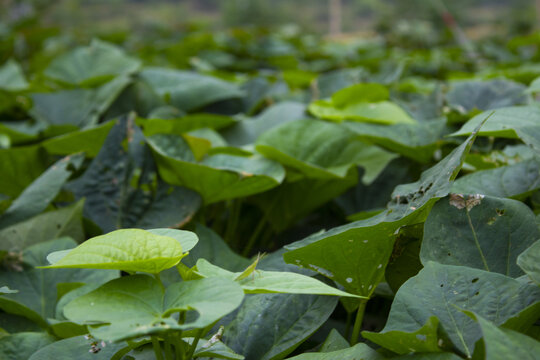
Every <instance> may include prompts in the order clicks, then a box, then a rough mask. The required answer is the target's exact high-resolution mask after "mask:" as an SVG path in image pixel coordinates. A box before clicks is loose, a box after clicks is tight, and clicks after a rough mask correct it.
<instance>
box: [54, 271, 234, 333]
mask: <svg viewBox="0 0 540 360" xmlns="http://www.w3.org/2000/svg"><path fill="white" fill-rule="evenodd" d="M243 298H244V292H243V291H242V289H241V288H240V286H239V285H237V284H236V283H234V281H231V280H227V279H223V278H209V279H200V280H193V281H184V282H180V283H175V284H173V285H171V286H169V287H168V288H167V290H166V291H165V290H164V289H163V288H162V286H161V284H159V282H158V281H157V280H155V279H154V278H152V277H150V276H146V275H133V276H128V277H123V278H120V279H116V280H113V281H110V282H108V283H106V284H105V285H103V286H101V287H100V288H98V289H96V290H94V291H92V292H90V293H88V294H86V295H83V296H80V297H78V298H76V299H75V300H73V301H71V302H70V303H68V304H67V305H66V306H65V307H64V315H65V316H66V317H67V318H68V319H70V320H72V321H75V322H85V323H89V324H96V323H101V324H104V325H96V326H90V333H91V334H92V335H94V336H95V337H96V338H98V339H104V340H111V341H120V340H126V339H130V338H135V337H139V336H143V335H151V334H155V333H161V332H164V331H167V330H187V329H193V328H204V327H206V326H208V325H210V324H212V323H214V322H215V321H217V320H219V319H220V318H221V317H223V316H225V315H227V314H228V313H230V312H232V311H233V310H234V309H236V308H237V307H238V306H239V305H240V303H241V302H242V299H243ZM188 310H195V311H196V312H197V313H198V317H197V318H196V319H192V318H190V317H189V316H188V317H187V318H188V320H187V321H186V322H185V323H183V324H179V323H178V322H177V320H176V319H175V318H173V317H170V315H172V314H174V313H177V312H179V311H188Z"/></svg>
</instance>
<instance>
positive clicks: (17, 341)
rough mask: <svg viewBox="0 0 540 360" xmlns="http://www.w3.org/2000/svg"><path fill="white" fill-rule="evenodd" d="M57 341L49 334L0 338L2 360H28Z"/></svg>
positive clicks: (14, 335) (24, 333)
mask: <svg viewBox="0 0 540 360" xmlns="http://www.w3.org/2000/svg"><path fill="white" fill-rule="evenodd" d="M55 340H56V339H55V338H54V337H53V336H51V335H49V334H47V333H35V332H21V333H17V334H12V335H8V336H3V337H0V354H2V360H28V359H29V358H30V355H32V354H33V353H35V352H36V351H37V350H39V349H41V348H42V347H45V346H47V345H49V344H51V343H53V342H54V341H55Z"/></svg>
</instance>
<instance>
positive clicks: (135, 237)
mask: <svg viewBox="0 0 540 360" xmlns="http://www.w3.org/2000/svg"><path fill="white" fill-rule="evenodd" d="M52 256H53V257H51V258H48V259H57V257H55V255H52ZM184 256H185V254H184V253H183V249H182V245H180V242H179V241H178V240H177V239H175V238H172V237H170V236H162V235H156V234H153V233H151V232H149V231H146V230H140V229H122V230H116V231H113V232H110V233H108V234H105V235H101V236H96V237H93V238H91V239H89V240H87V241H85V242H84V243H82V244H81V245H79V246H77V247H76V248H75V249H73V250H72V251H70V252H69V253H67V254H65V256H64V257H62V258H61V259H60V260H57V261H56V262H55V263H53V264H51V265H49V266H46V268H79V269H81V268H82V269H115V270H124V271H131V272H136V271H143V272H147V273H151V274H157V273H159V272H161V271H163V270H165V269H168V268H170V267H173V266H175V265H176V264H178V263H179V262H180V260H181V259H182V258H183V257H184Z"/></svg>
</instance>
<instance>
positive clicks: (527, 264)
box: [517, 240, 540, 286]
mask: <svg viewBox="0 0 540 360" xmlns="http://www.w3.org/2000/svg"><path fill="white" fill-rule="evenodd" d="M517 263H518V265H519V267H520V268H521V269H523V271H525V273H527V275H529V277H530V278H531V279H532V280H533V281H534V282H535V283H536V284H538V285H539V286H540V240H538V241H536V242H535V243H534V244H532V245H531V246H530V247H529V248H528V249H527V250H525V251H524V252H523V253H521V254H520V255H519V256H518V259H517Z"/></svg>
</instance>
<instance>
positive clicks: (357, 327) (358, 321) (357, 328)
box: [350, 299, 368, 346]
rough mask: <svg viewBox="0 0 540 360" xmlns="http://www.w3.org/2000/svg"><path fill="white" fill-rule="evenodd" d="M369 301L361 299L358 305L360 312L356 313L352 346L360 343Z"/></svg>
mask: <svg viewBox="0 0 540 360" xmlns="http://www.w3.org/2000/svg"><path fill="white" fill-rule="evenodd" d="M367 302H368V299H360V303H359V305H358V310H357V312H356V320H355V321H354V328H353V332H352V335H351V341H350V343H351V346H353V345H355V344H356V343H357V342H358V338H359V337H360V331H361V330H362V321H363V320H364V312H365V311H366V304H367Z"/></svg>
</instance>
